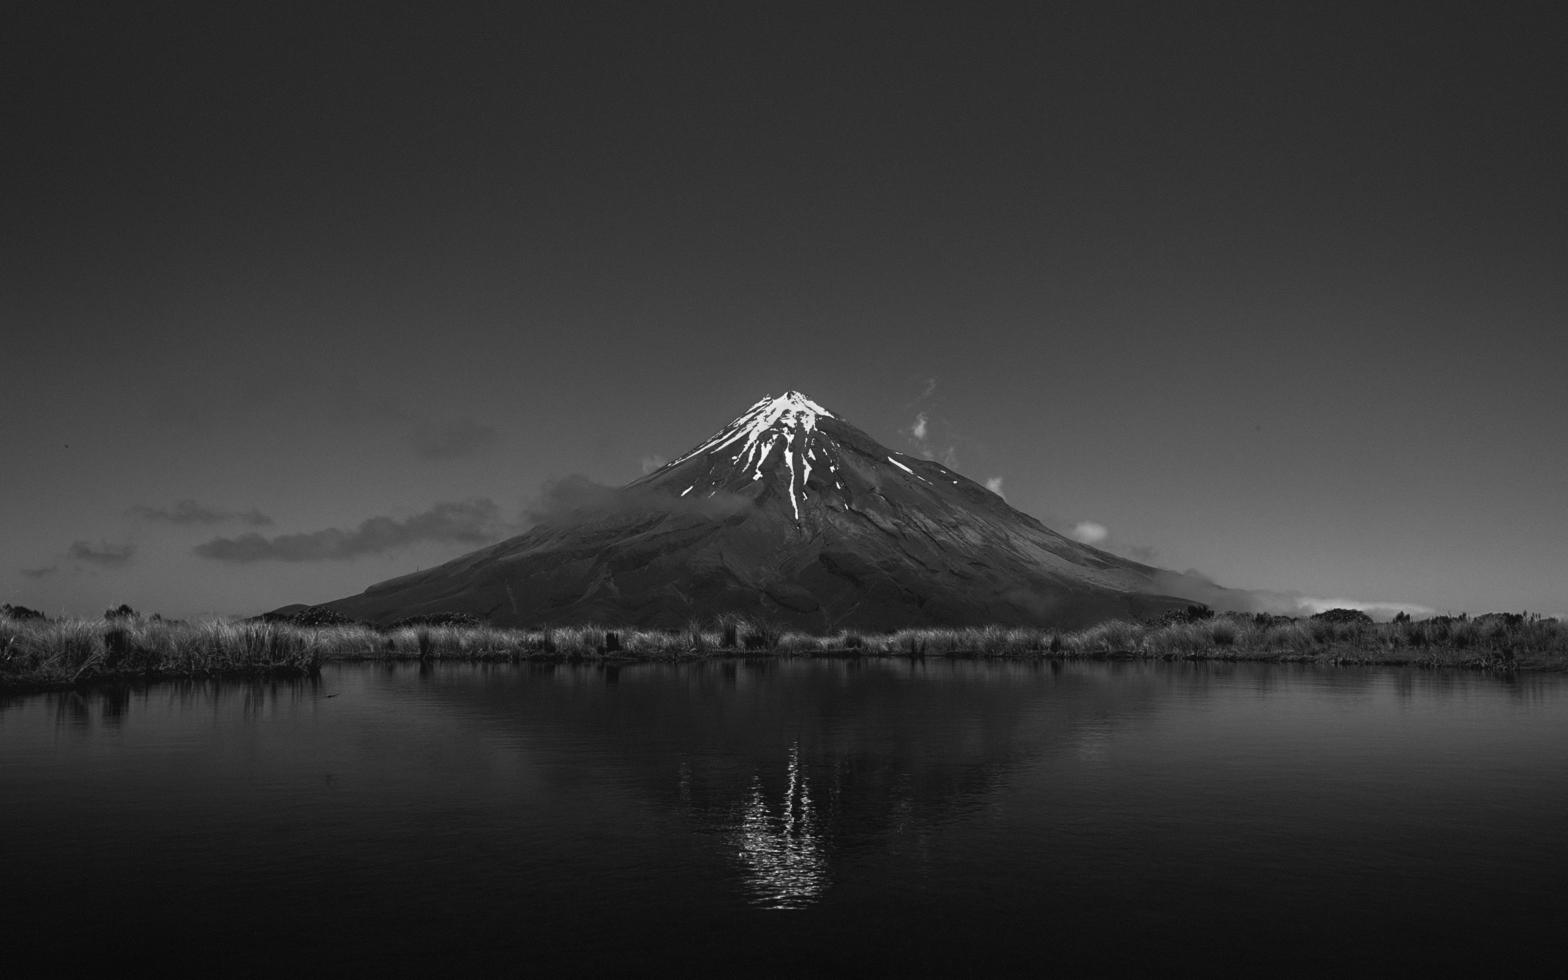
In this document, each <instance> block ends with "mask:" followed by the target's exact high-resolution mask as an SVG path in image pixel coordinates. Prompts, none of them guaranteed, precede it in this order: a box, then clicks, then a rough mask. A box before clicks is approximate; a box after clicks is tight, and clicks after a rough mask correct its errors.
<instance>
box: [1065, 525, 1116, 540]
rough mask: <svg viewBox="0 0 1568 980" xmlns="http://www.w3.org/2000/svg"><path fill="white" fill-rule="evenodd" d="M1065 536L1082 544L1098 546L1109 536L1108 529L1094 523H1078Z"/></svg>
mask: <svg viewBox="0 0 1568 980" xmlns="http://www.w3.org/2000/svg"><path fill="white" fill-rule="evenodd" d="M1067 536H1068V537H1069V538H1072V539H1073V540H1074V541H1078V542H1081V543H1083V544H1100V543H1101V542H1103V541H1104V540H1105V539H1106V538H1108V537H1110V536H1111V532H1110V529H1109V528H1107V527H1106V526H1105V525H1104V524H1097V523H1095V522H1094V521H1079V522H1078V523H1077V524H1074V525H1073V526H1072V530H1070V531H1068V532H1067Z"/></svg>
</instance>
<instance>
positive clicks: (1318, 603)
mask: <svg viewBox="0 0 1568 980" xmlns="http://www.w3.org/2000/svg"><path fill="white" fill-rule="evenodd" d="M1252 594H1253V595H1254V596H1256V597H1258V601H1259V602H1263V603H1265V604H1267V605H1270V606H1281V605H1282V606H1285V607H1287V608H1288V609H1289V610H1291V611H1290V612H1287V613H1283V614H1282V615H1290V616H1314V615H1316V614H1318V613H1320V612H1326V611H1327V610H1330V609H1359V610H1360V611H1362V612H1364V613H1366V614H1367V615H1368V616H1371V617H1372V618H1373V619H1393V618H1394V617H1395V616H1397V615H1399V614H1400V613H1404V614H1406V615H1407V616H1410V617H1411V618H1413V619H1425V618H1427V617H1430V616H1435V615H1437V610H1436V609H1433V608H1432V607H1431V606H1423V605H1419V604H1417V603H1414V602H1379V601H1377V600H1367V599H1346V598H1338V599H1326V598H1322V597H1320V596H1311V595H1294V594H1291V593H1277V592H1275V593H1271V592H1254V593H1252ZM1267 611H1270V612H1272V611H1273V609H1269V610H1267Z"/></svg>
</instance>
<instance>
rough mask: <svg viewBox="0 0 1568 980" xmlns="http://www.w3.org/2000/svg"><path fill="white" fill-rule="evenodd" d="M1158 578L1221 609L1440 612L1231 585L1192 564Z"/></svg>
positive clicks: (1381, 615)
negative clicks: (1185, 568) (1230, 586)
mask: <svg viewBox="0 0 1568 980" xmlns="http://www.w3.org/2000/svg"><path fill="white" fill-rule="evenodd" d="M1155 582H1156V584H1157V585H1158V587H1159V588H1160V589H1162V590H1163V591H1164V592H1166V593H1167V594H1169V595H1173V596H1179V597H1180V598H1183V599H1190V600H1192V601H1193V602H1201V603H1203V604H1204V605H1206V606H1209V607H1210V608H1212V609H1216V610H1219V611H1220V612H1244V613H1268V614H1269V615H1271V616H1292V617H1303V616H1313V615H1316V614H1317V613H1320V612H1324V611H1326V610H1329V609H1359V610H1361V611H1362V612H1364V613H1366V614H1367V615H1368V616H1371V617H1372V618H1373V619H1378V620H1388V619H1393V618H1394V617H1395V616H1396V615H1398V614H1399V613H1407V614H1409V615H1410V616H1411V617H1412V618H1414V619H1425V618H1427V617H1430V616H1434V615H1436V614H1437V610H1436V609H1433V608H1432V607H1431V606H1423V605H1420V604H1418V603H1414V602H1383V601H1378V600H1367V599H1351V598H1343V597H1341V598H1324V597H1321V596H1310V595H1303V594H1301V593H1299V592H1277V591H1271V590H1268V589H1228V588H1226V587H1225V586H1223V585H1219V584H1217V583H1216V582H1215V581H1214V580H1213V579H1212V578H1210V577H1209V576H1207V575H1205V574H1203V573H1202V572H1200V571H1198V570H1196V569H1192V568H1189V569H1187V570H1186V571H1185V572H1169V571H1160V572H1158V573H1157V574H1156V575H1155Z"/></svg>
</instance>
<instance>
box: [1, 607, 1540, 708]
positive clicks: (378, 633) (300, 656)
mask: <svg viewBox="0 0 1568 980" xmlns="http://www.w3.org/2000/svg"><path fill="white" fill-rule="evenodd" d="M736 655H763V656H771V655H784V656H808V657H809V656H911V657H924V656H969V657H1051V658H1123V659H1152V660H1187V659H1196V660H1251V661H1274V662H1308V663H1322V664H1392V665H1408V666H1419V667H1466V668H1484V669H1494V670H1515V669H1520V668H1523V669H1547V670H1563V669H1568V623H1564V622H1562V621H1559V620H1556V619H1543V618H1541V617H1531V616H1523V615H1501V614H1493V615H1488V616H1481V617H1477V618H1475V619H1469V618H1464V617H1461V618H1449V617H1438V618H1435V619H1431V620H1423V621H1417V622H1411V621H1408V620H1407V621H1400V622H1393V623H1370V622H1340V621H1334V620H1332V619H1323V618H1314V619H1310V620H1293V619H1280V618H1270V617H1266V616H1259V617H1248V616H1239V615H1233V614H1232V615H1220V616H1212V617H1210V618H1200V619H1194V620H1186V621H1184V620H1180V619H1178V620H1176V621H1171V622H1163V623H1134V622H1125V621H1121V620H1113V621H1110V622H1105V623H1100V624H1098V625H1095V626H1091V627H1089V628H1087V629H1082V630H1074V631H1063V630H1052V629H1025V628H1004V627H999V626H986V627H962V628H921V629H904V630H897V631H893V632H882V633H879V632H872V631H865V630H839V631H836V632H833V633H827V634H815V633H804V632H793V631H785V630H780V629H778V628H777V627H775V626H772V625H770V624H766V623H760V622H755V621H752V620H748V619H744V618H742V617H738V616H726V617H723V618H721V619H719V620H717V621H716V622H713V623H700V622H692V623H689V624H688V625H687V626H686V627H685V628H684V629H680V630H649V629H616V628H613V627H612V628H606V627H603V626H594V625H584V626H570V627H553V628H548V629H500V628H495V627H489V626H478V625H407V626H398V627H393V628H389V629H385V630H382V629H376V628H374V627H370V626H364V625H317V626H307V625H299V624H293V623H288V622H258V621H249V620H247V621H238V622H236V621H227V620H208V621H202V622H194V623H190V622H184V621H179V620H164V619H160V618H158V617H150V618H144V617H140V616H135V615H117V616H112V617H110V618H105V619H44V618H32V617H27V618H17V617H13V616H11V615H9V614H8V613H0V688H9V689H28V688H32V689H36V688H48V687H63V686H70V685H73V684H85V683H93V682H103V681H116V680H131V679H158V678H174V677H181V678H185V677H218V676H236V675H240V676H243V675H261V674H265V675H290V674H294V675H308V674H313V673H315V672H317V671H318V670H319V669H320V667H321V665H322V664H323V663H326V662H329V661H355V660H385V661H395V660H425V661H430V660H457V661H476V660H501V661H514V662H515V661H521V660H535V659H544V660H576V659H602V660H617V659H632V660H683V659H693V658H700V657H708V656H736Z"/></svg>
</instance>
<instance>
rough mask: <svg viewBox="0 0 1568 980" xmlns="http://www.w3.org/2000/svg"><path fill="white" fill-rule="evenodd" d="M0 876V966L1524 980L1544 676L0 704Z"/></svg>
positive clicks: (156, 695)
mask: <svg viewBox="0 0 1568 980" xmlns="http://www.w3.org/2000/svg"><path fill="white" fill-rule="evenodd" d="M0 855H3V864H0V868H3V873H4V876H5V882H4V888H3V889H0V922H3V923H4V935H5V943H6V953H5V956H6V958H7V960H8V961H10V962H12V963H20V962H25V961H26V960H25V959H22V957H24V956H28V955H33V956H39V955H41V956H44V957H46V959H45V960H44V961H43V962H47V963H50V964H52V967H51V968H50V971H49V972H66V973H74V972H79V971H80V970H81V969H83V968H86V967H99V966H107V967H110V968H114V969H124V970H148V969H151V970H159V971H163V972H167V971H171V970H173V971H181V972H200V973H203V974H236V975H276V974H278V973H281V972H284V971H296V970H306V971H309V972H312V973H316V972H322V973H325V972H333V973H350V974H368V973H394V974H409V973H456V972H467V973H472V972H478V971H482V972H487V973H495V972H506V973H520V972H543V971H549V973H550V974H554V975H560V974H595V975H604V974H607V973H611V974H613V973H649V972H653V971H658V972H661V973H664V972H671V971H681V972H687V973H693V972H695V973H717V972H721V971H722V972H724V973H737V974H740V973H745V974H752V975H782V974H793V975H800V974H808V975H810V974H823V973H845V974H849V973H861V974H865V973H870V974H883V973H894V972H896V973H904V974H919V975H942V974H964V973H975V974H999V973H1024V972H1028V973H1031V974H1037V973H1042V972H1055V973H1073V974H1082V973H1085V972H1094V973H1125V972H1127V971H1129V970H1131V971H1138V972H1162V973H1164V972H1170V971H1172V970H1176V969H1183V970H1186V969H1203V970H1206V971H1214V970H1253V971H1267V972H1268V973H1270V974H1274V975H1279V974H1322V973H1325V972H1337V973H1346V972H1349V973H1353V974H1361V975H1365V974H1389V973H1403V972H1407V971H1410V970H1414V969H1423V968H1428V969H1429V968H1434V967H1441V968H1443V969H1444V970H1445V972H1452V971H1455V970H1465V971H1471V970H1473V971H1482V970H1484V971H1486V972H1488V973H1533V972H1540V973H1542V974H1543V975H1544V974H1556V973H1558V972H1559V971H1560V969H1561V968H1562V959H1561V956H1560V953H1561V949H1560V948H1559V947H1560V945H1561V942H1562V941H1561V939H1560V936H1561V930H1562V927H1563V925H1564V924H1565V923H1568V683H1565V682H1564V680H1563V679H1560V678H1556V677H1524V678H1517V679H1499V678H1495V677H1489V676H1482V675H1477V674H1467V673H1431V672H1420V671H1411V670H1375V669H1366V668H1359V669H1310V668H1297V667H1289V666H1249V665H1221V664H1212V665H1189V664H1104V663H1100V664H1092V663H1091V664H1059V663H1058V664H1051V663H1038V664H1036V663H1030V664H1018V663H1001V664H998V663H993V662H975V661H964V660H936V659H932V660H926V661H915V662H911V661H908V660H860V661H855V660H826V661H811V660H748V661H728V662H720V661H713V662H704V663H698V664H689V665H657V664H648V665H628V666H622V667H619V668H614V667H603V666H578V665H554V666H550V665H523V666H510V665H508V666H487V665H445V666H434V667H430V666H426V667H423V668H422V667H420V666H418V665H398V666H391V667H388V666H362V665H344V666H334V667H329V668H328V669H326V670H325V671H324V673H323V674H322V676H321V677H320V678H319V679H318V680H314V681H301V682H277V683H270V682H269V683H261V684H252V683H232V682H230V683H222V684H216V683H189V684H162V685H155V686H152V687H148V688H145V689H130V690H121V691H112V692H94V693H88V694H77V693H71V694H49V695H35V696H29V697H24V698H13V699H10V700H6V701H0ZM1544 956H1551V957H1553V958H1552V959H1550V960H1546V959H1543V957H1544Z"/></svg>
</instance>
